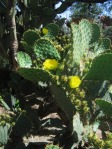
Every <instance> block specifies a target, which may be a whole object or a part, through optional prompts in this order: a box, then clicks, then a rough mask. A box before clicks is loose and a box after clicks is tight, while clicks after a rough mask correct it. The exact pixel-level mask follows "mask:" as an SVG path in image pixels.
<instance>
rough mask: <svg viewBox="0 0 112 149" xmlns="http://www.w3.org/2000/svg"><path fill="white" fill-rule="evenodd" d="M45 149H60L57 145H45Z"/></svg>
mask: <svg viewBox="0 0 112 149" xmlns="http://www.w3.org/2000/svg"><path fill="white" fill-rule="evenodd" d="M45 149H61V148H60V147H59V146H57V145H53V144H48V145H46V147H45Z"/></svg>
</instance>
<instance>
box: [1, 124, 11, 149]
mask: <svg viewBox="0 0 112 149" xmlns="http://www.w3.org/2000/svg"><path fill="white" fill-rule="evenodd" d="M10 128H11V127H10V125H9V124H5V125H1V126H0V146H2V145H6V143H7V142H8V139H9V130H10Z"/></svg>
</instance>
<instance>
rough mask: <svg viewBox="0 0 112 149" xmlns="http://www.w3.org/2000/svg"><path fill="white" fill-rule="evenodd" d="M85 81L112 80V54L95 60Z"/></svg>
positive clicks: (103, 55)
mask: <svg viewBox="0 0 112 149" xmlns="http://www.w3.org/2000/svg"><path fill="white" fill-rule="evenodd" d="M84 79H85V80H112V54H110V53H106V54H102V55H100V56H98V57H96V58H95V59H94V60H93V63H92V65H91V68H90V70H89V72H88V73H87V74H86V75H85V77H84Z"/></svg>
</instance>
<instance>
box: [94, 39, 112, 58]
mask: <svg viewBox="0 0 112 149" xmlns="http://www.w3.org/2000/svg"><path fill="white" fill-rule="evenodd" d="M110 47H111V40H110V39H109V38H105V39H101V40H99V41H98V42H97V43H95V47H94V52H95V53H96V56H97V55H99V54H100V53H102V52H105V50H108V49H110Z"/></svg>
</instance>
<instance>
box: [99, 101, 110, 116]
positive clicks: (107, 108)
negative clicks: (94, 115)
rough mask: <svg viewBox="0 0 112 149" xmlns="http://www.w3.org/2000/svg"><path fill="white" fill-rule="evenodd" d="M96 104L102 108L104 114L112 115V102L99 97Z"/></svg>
mask: <svg viewBox="0 0 112 149" xmlns="http://www.w3.org/2000/svg"><path fill="white" fill-rule="evenodd" d="M96 104H97V105H98V106H99V107H100V108H101V110H102V111H103V112H104V114H106V115H108V116H112V102H109V101H106V100H102V99H97V100H96Z"/></svg>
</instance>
